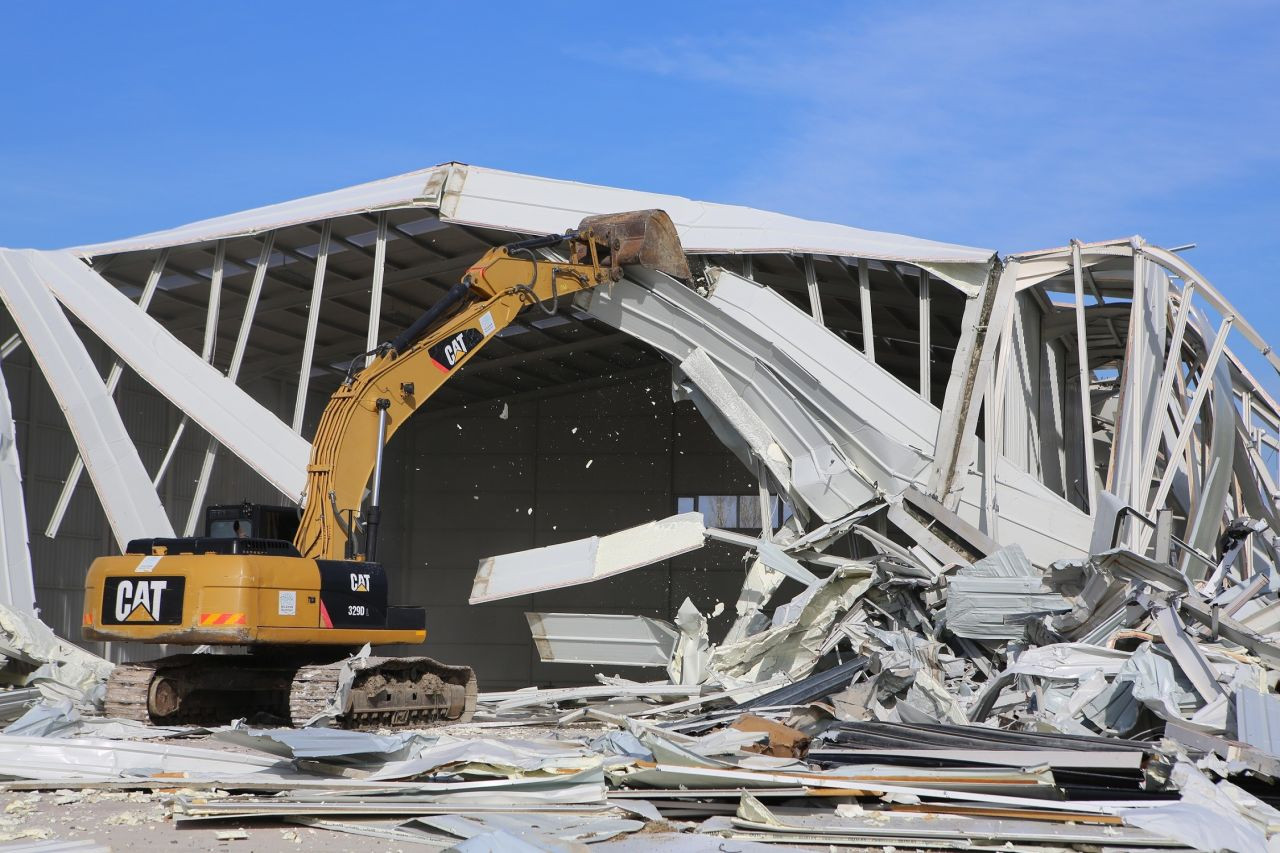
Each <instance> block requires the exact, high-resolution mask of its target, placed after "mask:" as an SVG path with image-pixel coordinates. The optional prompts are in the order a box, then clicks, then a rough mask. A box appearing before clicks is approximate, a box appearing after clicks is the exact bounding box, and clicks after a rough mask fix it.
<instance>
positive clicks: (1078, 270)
mask: <svg viewBox="0 0 1280 853" xmlns="http://www.w3.org/2000/svg"><path fill="white" fill-rule="evenodd" d="M1071 268H1072V271H1073V273H1074V278H1075V297H1076V351H1077V356H1076V360H1077V361H1078V362H1079V365H1078V366H1079V371H1080V379H1079V385H1080V421H1081V430H1082V437H1083V439H1084V478H1085V488H1086V490H1087V495H1088V498H1089V504H1088V506H1086V507H1085V511H1086V512H1090V513H1092V512H1093V511H1094V510H1095V509H1096V508H1097V506H1098V485H1097V483H1096V482H1094V480H1095V478H1096V477H1097V475H1098V473H1097V472H1098V468H1097V465H1098V462H1097V460H1096V459H1095V458H1094V449H1093V399H1092V397H1091V396H1090V393H1089V391H1090V387H1091V386H1092V384H1093V381H1092V373H1091V372H1090V370H1089V340H1088V337H1087V336H1086V335H1085V328H1084V320H1085V314H1084V269H1083V267H1082V266H1081V264H1080V241H1079V240H1072V241H1071Z"/></svg>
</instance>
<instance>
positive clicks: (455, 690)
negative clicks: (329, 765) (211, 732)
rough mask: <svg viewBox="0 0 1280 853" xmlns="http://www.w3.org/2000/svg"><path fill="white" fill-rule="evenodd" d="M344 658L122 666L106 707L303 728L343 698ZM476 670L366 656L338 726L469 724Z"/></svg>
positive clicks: (187, 659)
mask: <svg viewBox="0 0 1280 853" xmlns="http://www.w3.org/2000/svg"><path fill="white" fill-rule="evenodd" d="M343 666H344V661H336V662H332V663H308V662H306V661H299V660H293V661H290V660H289V659H288V658H287V657H286V658H285V659H283V660H281V659H280V658H279V657H273V658H272V659H270V660H266V659H262V658H258V657H257V656H255V655H203V654H202V655H195V654H190V655H172V656H170V657H166V658H160V659H158V660H154V661H147V662H145V663H130V664H120V665H118V666H117V667H116V668H115V670H114V671H113V672H112V673H111V677H110V678H109V679H108V680H107V695H106V701H105V705H104V710H105V712H106V714H107V715H108V716H112V717H123V718H125V719H131V720H137V721H139V722H143V723H150V724H155V725H224V724H226V723H229V722H231V721H232V720H235V719H242V718H246V717H253V716H258V715H266V716H268V717H272V718H275V719H277V720H279V721H280V722H281V723H286V724H292V725H294V726H302V725H304V724H306V723H307V721H309V720H310V719H312V718H313V717H315V716H316V715H317V714H321V713H323V712H325V711H326V710H327V709H328V708H329V706H330V700H331V699H333V697H334V696H335V695H336V694H337V693H338V691H339V688H340V685H341V682H342V675H343ZM475 706H476V678H475V673H474V672H473V671H472V670H471V668H470V667H465V666H449V665H447V664H442V663H439V662H438V661H435V660H432V659H431V658H366V659H361V660H360V661H359V664H358V670H357V672H356V673H355V678H354V680H353V681H352V683H351V687H350V690H349V692H348V694H347V697H346V702H345V705H344V710H343V712H342V713H341V714H339V715H338V718H337V720H336V722H337V724H338V725H339V726H341V727H342V728H348V729H376V728H403V727H422V726H427V725H432V724H439V723H452V722H466V721H468V720H470V719H471V715H472V714H473V713H475Z"/></svg>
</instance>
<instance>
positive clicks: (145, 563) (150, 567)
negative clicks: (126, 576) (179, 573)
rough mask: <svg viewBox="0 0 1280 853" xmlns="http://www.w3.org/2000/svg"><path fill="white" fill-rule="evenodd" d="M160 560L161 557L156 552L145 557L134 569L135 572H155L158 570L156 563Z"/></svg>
mask: <svg viewBox="0 0 1280 853" xmlns="http://www.w3.org/2000/svg"><path fill="white" fill-rule="evenodd" d="M160 560H161V558H160V557H158V556H156V555H154V554H153V555H151V556H150V557H143V558H142V560H141V561H140V562H139V563H138V567H137V568H135V569H134V570H133V571H134V573H135V574H136V573H140V572H154V571H155V570H156V563H159V562H160Z"/></svg>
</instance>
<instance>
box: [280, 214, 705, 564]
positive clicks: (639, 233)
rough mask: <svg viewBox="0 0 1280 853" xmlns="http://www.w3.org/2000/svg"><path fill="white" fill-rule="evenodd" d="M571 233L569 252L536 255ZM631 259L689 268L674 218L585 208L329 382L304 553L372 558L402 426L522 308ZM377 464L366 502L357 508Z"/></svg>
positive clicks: (492, 256) (303, 529)
mask: <svg viewBox="0 0 1280 853" xmlns="http://www.w3.org/2000/svg"><path fill="white" fill-rule="evenodd" d="M566 243H567V244H568V246H567V247H568V252H567V259H566V260H565V261H551V260H545V259H543V258H541V257H540V256H539V255H538V250H539V249H544V248H550V247H552V246H559V245H561V244H566ZM632 264H639V265H642V266H646V267H649V268H651V269H657V270H659V271H661V272H665V273H667V274H668V275H671V276H672V277H674V278H679V279H682V280H685V281H687V280H688V279H689V269H688V266H687V264H686V261H685V257H684V252H683V250H682V249H681V247H680V242H679V238H678V237H677V235H676V231H675V226H674V225H673V224H672V222H671V219H670V218H669V217H668V216H667V214H666V213H664V212H663V211H660V210H646V211H637V212H634V213H625V214H616V215H611V216H597V217H588V218H586V219H584V220H583V221H582V223H581V225H580V226H579V227H578V229H577V230H575V231H571V232H569V233H567V234H563V235H554V236H550V237H538V238H533V239H531V240H525V241H521V242H518V243H513V244H510V245H507V246H502V247H499V248H496V249H492V250H490V251H489V252H487V253H486V254H485V255H484V256H483V257H482V258H480V260H478V261H477V262H476V263H475V264H473V265H472V266H471V267H470V268H469V269H468V270H467V272H466V274H465V275H464V276H463V279H462V281H461V282H460V283H459V284H457V285H455V286H454V287H453V288H452V289H450V290H449V291H448V293H447V294H446V295H445V296H444V297H443V298H442V299H441V300H440V301H439V302H437V303H436V304H435V305H433V306H432V307H431V308H430V309H428V311H427V312H426V313H425V314H423V315H422V317H420V318H419V319H418V320H417V321H416V322H415V323H414V324H413V325H412V326H410V327H409V328H407V329H405V330H404V332H402V333H401V334H400V335H399V336H397V337H396V338H395V339H394V340H392V341H389V342H387V343H385V344H383V345H382V346H381V347H379V348H378V349H377V350H375V351H374V352H373V353H370V354H368V357H369V359H370V360H369V362H368V364H367V365H366V366H365V367H364V368H363V369H360V370H359V371H358V372H355V373H354V374H353V375H349V376H348V378H347V380H346V381H344V382H343V384H342V386H341V387H340V388H338V390H337V391H335V392H334V393H333V396H332V397H331V398H330V400H329V404H328V406H327V407H326V408H325V411H324V414H323V415H322V416H321V419H320V424H319V426H318V427H317V429H316V434H315V439H314V440H313V442H312V450H311V459H310V463H309V464H308V466H307V491H306V495H305V497H304V504H303V506H304V509H303V514H302V521H301V524H300V526H299V528H298V534H297V536H296V538H295V540H294V544H295V545H296V546H297V548H298V551H299V552H300V553H301V554H302V556H303V557H308V558H312V559H334V560H338V559H344V558H345V559H349V558H352V557H363V558H364V559H367V560H371V561H372V560H375V559H376V550H375V549H376V542H377V525H378V522H379V515H380V513H381V507H380V491H381V483H380V474H381V466H380V464H379V463H380V460H381V456H382V450H383V448H384V447H385V446H386V443H387V442H388V441H389V440H390V439H391V436H392V435H394V434H395V432H396V430H397V429H399V428H400V427H401V426H402V425H403V424H404V423H405V421H407V420H408V419H409V418H410V417H411V416H412V415H413V413H414V412H416V411H417V410H418V409H419V408H420V407H422V405H423V404H425V403H426V401H427V400H429V399H430V398H431V396H432V395H433V394H434V393H435V392H436V390H437V389H439V388H440V386H442V385H443V384H444V383H445V382H447V381H448V380H449V378H450V377H452V376H453V375H455V374H456V373H457V372H458V370H460V369H461V368H462V367H463V366H465V365H466V363H467V362H468V361H470V360H471V359H472V358H473V357H474V356H475V355H476V353H477V352H479V351H480V350H481V349H482V348H483V347H484V346H485V345H486V344H487V343H488V342H489V341H491V340H492V339H493V338H494V337H495V336H496V335H497V334H498V333H499V332H501V331H502V330H503V329H505V328H506V327H507V326H509V325H510V324H511V323H512V322H513V321H514V320H515V319H516V317H517V315H519V314H520V312H521V311H523V310H525V309H526V308H529V307H531V306H533V305H540V304H541V303H544V302H546V301H548V300H550V301H552V302H553V303H554V302H555V301H556V300H558V299H559V298H560V297H562V296H572V295H573V294H574V293H577V292H578V291H582V290H588V289H591V288H594V287H599V286H600V285H602V284H608V283H611V282H614V281H617V280H619V279H620V278H621V277H622V267H624V266H628V265H632ZM550 310H552V311H554V308H552V309H550ZM371 475H373V476H374V482H373V485H372V489H371V492H370V498H371V501H370V508H369V510H368V512H367V513H365V514H364V515H363V516H362V515H361V512H360V508H361V505H362V503H363V499H364V494H365V488H366V486H367V485H368V484H369V478H370V476H371ZM353 519H360V521H361V522H362V523H363V526H364V527H365V529H366V535H365V541H366V542H367V543H368V544H367V546H366V547H365V549H364V552H363V553H360V552H359V549H357V548H356V547H355V545H356V542H355V538H354V533H355V531H354V529H353V528H354V527H355V526H356V524H355V523H354V522H353Z"/></svg>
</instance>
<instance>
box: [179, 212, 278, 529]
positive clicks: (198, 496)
mask: <svg viewBox="0 0 1280 853" xmlns="http://www.w3.org/2000/svg"><path fill="white" fill-rule="evenodd" d="M275 238H276V234H275V232H274V231H268V232H267V233H266V234H264V235H263V237H262V251H261V252H259V254H258V262H257V264H256V265H255V266H254V268H253V283H252V284H251V285H250V286H249V298H248V301H247V302H246V303H245V306H244V316H243V317H241V318H240V333H239V335H237V336H236V348H235V349H234V350H233V351H232V352H231V365H230V367H228V368H227V378H228V379H230V380H231V381H232V382H235V381H236V377H238V376H239V375H240V365H241V364H243V363H244V351H245V348H246V347H247V346H248V345H249V331H250V330H251V329H252V328H253V315H254V313H255V312H257V310H258V298H259V297H260V296H262V285H263V283H264V282H265V281H266V279H267V266H268V264H270V262H271V252H272V249H273V247H274V246H275ZM218 447H219V445H218V442H217V440H216V439H213V438H210V439H209V445H208V447H206V448H205V451H204V461H203V462H202V463H201V465H200V476H199V477H198V478H197V479H196V490H195V494H193V495H192V497H191V509H190V510H189V511H188V512H187V523H186V525H185V526H184V527H183V534H182V535H183V536H191V535H193V534H194V532H195V529H196V524H197V523H198V522H199V520H200V517H201V516H202V514H203V510H204V499H205V494H206V493H207V492H208V490H209V478H210V477H211V476H212V475H213V463H214V462H215V461H217V458H218Z"/></svg>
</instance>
